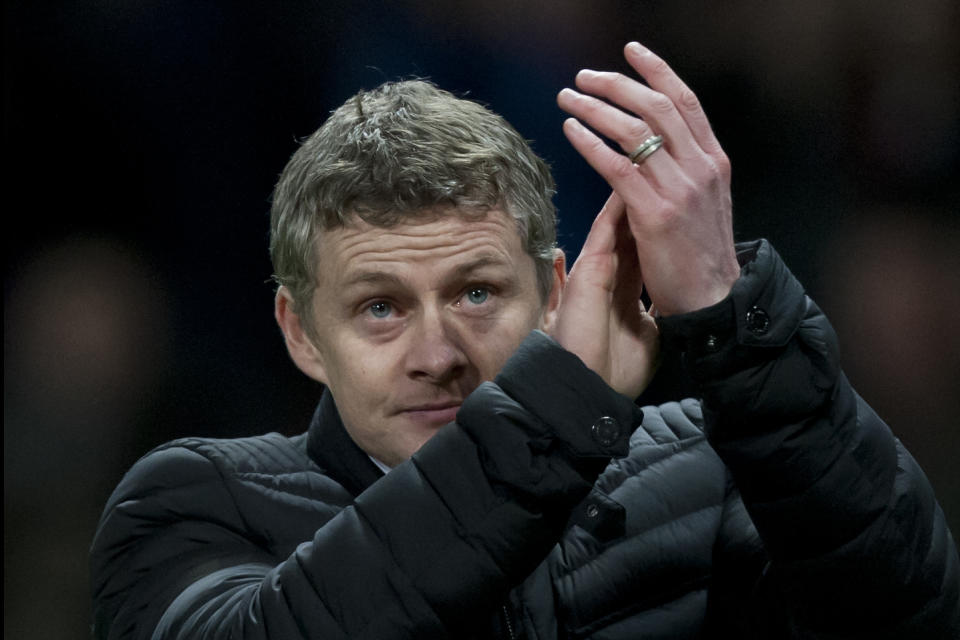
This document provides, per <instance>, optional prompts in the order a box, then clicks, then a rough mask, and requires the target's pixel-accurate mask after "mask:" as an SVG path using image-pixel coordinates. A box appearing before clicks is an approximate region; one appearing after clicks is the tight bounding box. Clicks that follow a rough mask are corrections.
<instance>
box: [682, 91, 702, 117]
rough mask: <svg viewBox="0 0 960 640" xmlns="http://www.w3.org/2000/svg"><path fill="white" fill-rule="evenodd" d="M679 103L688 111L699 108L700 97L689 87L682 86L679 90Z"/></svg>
mask: <svg viewBox="0 0 960 640" xmlns="http://www.w3.org/2000/svg"><path fill="white" fill-rule="evenodd" d="M680 104H682V105H683V107H684V108H685V109H687V110H688V111H699V110H700V99H699V98H698V97H697V94H695V93H694V92H693V91H691V90H690V88H689V87H684V88H683V90H682V91H681V92H680Z"/></svg>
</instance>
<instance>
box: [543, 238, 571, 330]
mask: <svg viewBox="0 0 960 640" xmlns="http://www.w3.org/2000/svg"><path fill="white" fill-rule="evenodd" d="M566 283H567V256H566V255H564V253H563V249H554V250H553V285H552V286H551V287H550V296H549V297H548V298H547V304H546V306H545V307H544V309H543V315H542V317H541V320H540V329H541V330H542V331H543V332H545V333H548V334H549V333H551V331H553V325H554V323H555V322H556V320H557V309H559V308H560V299H561V297H562V296H563V286H564V285H565V284H566ZM551 335H552V334H551Z"/></svg>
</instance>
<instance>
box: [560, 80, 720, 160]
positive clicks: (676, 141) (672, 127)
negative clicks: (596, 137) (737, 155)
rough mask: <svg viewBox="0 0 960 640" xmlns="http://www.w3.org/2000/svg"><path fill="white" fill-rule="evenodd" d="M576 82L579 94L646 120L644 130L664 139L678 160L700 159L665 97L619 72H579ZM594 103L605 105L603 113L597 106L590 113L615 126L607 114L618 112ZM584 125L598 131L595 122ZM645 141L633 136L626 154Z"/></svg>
mask: <svg viewBox="0 0 960 640" xmlns="http://www.w3.org/2000/svg"><path fill="white" fill-rule="evenodd" d="M576 83H577V87H579V88H580V89H582V90H583V91H586V92H588V93H592V94H594V95H596V96H600V97H603V98H606V99H607V100H609V101H610V102H612V103H614V104H616V105H618V106H620V107H622V108H623V109H626V110H628V111H630V112H631V113H633V114H637V115H638V116H640V117H642V118H643V119H644V120H645V121H646V122H645V125H646V126H647V128H648V129H652V130H653V131H654V132H655V133H658V134H660V135H662V136H664V138H666V140H667V145H668V147H669V148H670V151H671V152H672V153H674V154H675V155H676V157H677V158H678V159H682V158H696V157H702V155H703V153H704V151H703V149H702V148H701V147H700V144H699V143H698V142H697V140H696V139H695V137H694V136H693V134H692V133H691V131H690V127H689V126H688V125H687V122H686V120H684V118H683V117H682V116H681V115H680V112H679V111H678V109H677V107H676V105H674V103H673V100H672V99H671V98H670V97H669V96H667V95H666V94H663V93H661V92H659V91H654V90H653V89H651V88H650V87H647V86H645V85H643V84H642V83H640V82H638V81H637V80H635V79H633V78H629V77H627V76H625V75H623V74H622V73H613V72H607V71H593V70H592V69H582V70H581V71H580V72H579V73H577V78H576ZM597 102H598V103H600V104H602V105H606V107H607V110H602V109H601V108H600V107H599V106H598V107H596V108H595V109H593V113H596V114H598V115H602V116H606V117H607V118H609V119H610V120H611V123H610V124H611V125H614V124H616V123H615V122H614V121H613V116H612V115H610V112H611V111H620V110H619V109H616V108H615V107H612V106H610V105H608V104H606V103H604V102H601V101H600V100H597ZM582 104H583V106H584V107H586V106H589V105H588V104H587V103H585V102H582ZM620 113H621V114H622V117H623V118H629V117H631V116H629V115H627V114H625V113H623V112H622V111H620ZM587 122H588V123H589V124H590V126H592V127H594V128H597V129H598V130H599V127H598V126H597V124H596V123H594V122H593V121H590V120H587ZM621 127H624V128H623V131H622V135H629V134H630V133H631V132H630V131H629V128H625V125H622V124H621ZM648 135H649V134H648ZM615 139H616V140H617V141H618V142H619V141H620V139H619V137H618V138H615ZM645 139H646V138H639V137H634V138H633V139H631V140H630V141H628V142H627V143H626V144H625V150H626V151H627V153H629V152H630V151H633V149H634V148H636V146H637V145H638V144H640V143H641V142H643V140H645Z"/></svg>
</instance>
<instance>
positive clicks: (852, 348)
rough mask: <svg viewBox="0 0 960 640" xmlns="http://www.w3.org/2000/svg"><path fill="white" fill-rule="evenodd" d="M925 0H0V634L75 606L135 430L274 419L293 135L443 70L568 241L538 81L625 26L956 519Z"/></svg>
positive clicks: (951, 162) (938, 54)
mask: <svg viewBox="0 0 960 640" xmlns="http://www.w3.org/2000/svg"><path fill="white" fill-rule="evenodd" d="M957 6H958V5H957V3H956V2H952V1H946V0H944V1H936V0H915V1H913V2H910V3H903V2H897V1H892V0H887V1H873V2H867V1H862V2H819V1H813V2H800V1H796V2H785V1H783V0H780V1H774V2H767V3H748V2H742V1H731V2H723V3H719V2H713V3H711V2H708V1H707V0H699V1H692V0H688V1H680V0H675V1H669V2H668V1H663V2H637V1H633V2H627V1H625V0H595V1H592V2H572V1H569V0H564V1H553V2H544V3H533V2H530V3H522V2H506V1H501V2H473V3H456V2H438V1H427V0H423V1H419V2H418V1H412V0H410V1H406V2H394V3H387V2H336V3H334V2H285V3H249V2H222V1H221V2H186V1H183V2H172V1H165V2H164V1H155V2H148V1H144V2H108V1H106V0H103V1H87V2H67V1H63V0H61V1H57V2H47V3H40V2H36V3H34V2H7V3H6V4H5V5H4V27H3V28H4V40H3V46H4V55H3V61H4V62H3V65H4V67H3V92H4V96H3V99H4V104H3V154H4V159H5V163H4V165H5V169H4V170H3V178H4V185H5V188H4V191H3V203H4V204H3V208H4V211H5V215H4V220H5V223H4V227H5V233H4V260H5V268H4V617H5V620H4V636H5V637H9V638H65V639H69V638H84V637H87V636H88V634H89V630H88V629H89V613H88V602H89V597H88V593H87V590H88V589H87V568H86V552H87V549H88V547H89V544H90V540H91V537H92V534H93V530H94V527H95V526H96V522H97V518H98V517H99V513H100V510H101V508H102V506H103V503H104V501H105V500H106V498H107V496H108V495H109V492H110V491H111V489H112V488H113V486H115V484H116V483H117V482H118V481H119V479H120V477H121V475H122V474H123V472H124V470H125V469H126V468H128V467H129V465H130V464H132V463H133V461H135V460H136V459H137V458H138V457H139V456H140V455H142V454H143V453H144V452H146V451H147V450H148V449H150V448H151V447H153V446H155V445H157V444H159V443H161V442H163V441H165V440H168V439H170V438H174V437H178V436H185V435H207V436H234V435H247V434H255V433H261V432H264V431H268V430H278V431H281V432H285V433H291V434H292V433H296V432H298V431H301V430H302V429H304V428H305V426H306V422H307V420H308V418H309V415H310V413H311V411H312V409H313V405H314V402H315V400H316V397H317V394H318V389H317V387H316V386H315V385H314V384H312V383H311V382H310V381H308V380H307V379H306V378H305V377H304V376H302V375H301V374H300V373H299V372H298V371H297V370H296V369H295V368H294V367H293V366H292V365H291V364H290V362H289V361H288V359H287V357H286V354H285V351H284V347H283V343H282V340H281V338H280V334H279V332H278V330H277V329H276V328H275V326H274V323H273V318H272V297H273V296H272V288H271V286H270V284H269V283H268V282H267V281H268V278H269V276H270V264H269V260H268V255H267V232H268V221H267V211H268V207H269V197H270V192H271V189H272V186H273V184H274V182H275V180H276V178H277V176H278V174H279V172H280V171H281V169H282V168H283V166H284V164H285V162H286V160H287V158H288V157H289V156H290V154H291V153H292V152H293V150H294V149H295V146H296V140H297V139H298V138H301V137H303V136H306V135H308V134H309V133H311V132H312V131H313V130H314V129H315V128H316V127H317V126H319V124H320V123H321V122H322V121H323V120H324V118H325V115H326V114H327V113H328V112H329V111H330V110H331V109H333V108H335V107H336V106H337V105H339V104H340V103H341V102H343V101H344V100H345V99H346V98H347V97H349V96H350V95H352V94H353V93H354V92H356V91H357V90H358V89H360V88H367V89H369V88H373V87H374V86H376V85H378V84H379V83H381V82H383V81H385V80H388V79H396V78H398V77H409V76H426V77H429V78H431V79H433V80H434V81H435V82H437V83H438V84H439V85H441V86H443V87H445V88H447V89H450V90H453V91H455V92H458V93H467V92H468V93H469V95H470V96H472V97H473V98H476V99H478V100H480V101H482V102H484V103H486V104H488V105H490V106H491V107H492V108H493V109H494V110H495V111H498V112H500V113H502V114H503V115H504V116H505V117H506V118H507V119H508V120H510V121H511V122H512V123H513V124H514V125H515V126H516V127H517V128H518V129H519V130H520V131H521V133H523V134H524V135H525V136H526V137H528V138H530V139H532V140H533V143H534V148H535V149H536V150H537V151H538V152H539V153H540V154H541V155H543V156H544V157H545V158H546V159H547V160H548V161H549V162H550V163H551V164H552V165H553V167H554V169H555V175H556V178H557V181H558V187H559V195H558V196H557V198H556V202H557V204H558V207H559V211H560V218H561V227H560V229H561V244H562V245H563V246H564V247H565V248H566V249H567V250H568V253H569V254H570V257H571V259H572V258H573V257H574V256H575V255H576V253H577V251H578V250H579V247H580V244H581V243H582V240H583V237H584V235H585V233H586V229H587V228H588V226H589V223H590V221H591V218H592V216H593V214H594V213H595V211H596V210H597V209H598V207H599V206H600V204H601V203H602V202H603V200H604V198H605V196H606V187H605V185H604V184H603V183H602V182H601V181H600V180H599V179H598V178H597V177H595V176H594V175H593V174H592V173H591V171H590V170H589V168H588V167H587V166H586V164H585V163H584V162H583V161H582V160H581V159H580V158H579V157H578V156H577V155H576V154H575V153H574V152H573V150H572V149H571V148H570V147H569V146H568V145H567V143H566V141H565V140H564V138H563V136H562V134H561V132H560V123H561V122H562V120H563V117H564V116H563V114H562V113H561V112H560V111H559V110H558V109H557V108H556V106H555V102H554V100H555V95H556V93H557V91H559V90H560V89H561V88H562V87H564V86H567V85H568V84H570V83H571V82H572V79H573V76H574V74H575V73H576V71H577V70H578V69H579V68H581V67H591V68H599V69H619V70H624V71H626V67H625V64H624V63H623V62H622V58H621V55H620V52H621V48H622V46H623V44H624V43H626V42H627V41H629V40H631V39H637V40H640V41H642V42H644V43H645V44H647V45H648V46H650V47H651V48H653V49H654V50H655V51H657V52H658V53H660V54H661V55H662V56H663V57H665V58H666V59H667V60H668V62H670V63H671V65H672V66H673V67H674V68H675V69H676V70H677V71H678V73H680V75H681V76H682V77H683V78H685V79H686V80H687V82H688V84H690V85H691V87H693V89H694V90H695V91H696V92H697V93H698V95H699V96H700V98H701V100H702V102H703V103H704V105H705V108H706V110H707V113H708V115H710V117H711V119H712V122H713V124H714V128H715V129H716V131H717V135H718V137H719V139H720V140H721V142H722V143H723V144H724V146H725V148H726V149H727V151H728V153H729V155H730V156H731V159H732V162H733V167H734V185H733V190H734V206H735V229H736V235H737V237H738V239H749V238H752V237H756V236H759V235H764V236H766V237H768V238H770V239H771V240H772V241H773V242H774V244H775V246H777V247H778V249H779V250H780V252H781V253H782V254H783V255H784V257H785V258H786V260H787V262H788V264H790V265H791V267H792V268H793V270H794V271H795V273H796V274H797V275H798V276H799V277H800V278H801V280H802V281H803V282H804V283H805V284H806V285H807V287H808V289H809V291H810V293H811V295H812V296H813V297H814V298H815V299H816V300H817V301H818V302H819V303H820V304H821V306H822V307H823V308H824V309H825V310H826V311H827V313H828V315H829V316H830V317H831V318H832V320H833V321H834V324H835V325H836V327H837V329H838V331H839V333H840V337H841V344H842V345H843V350H844V357H845V366H846V369H847V372H848V374H849V376H850V378H851V379H852V380H853V382H854V384H855V385H856V386H857V388H858V390H859V391H860V393H861V394H862V395H863V396H864V397H865V398H866V399H867V400H868V401H869V402H870V403H871V404H872V405H873V406H874V407H876V408H877V409H878V411H879V412H880V413H881V415H883V416H885V417H886V418H887V420H888V421H889V422H890V424H891V426H892V428H893V429H894V431H895V432H896V433H897V434H898V435H899V436H900V437H901V438H902V439H903V440H904V441H905V442H906V443H907V445H908V446H909V447H910V448H911V450H912V451H913V452H914V454H915V455H916V457H917V458H919V459H920V461H921V463H922V464H923V465H924V467H925V469H926V470H927V472H928V475H929V477H930V479H931V481H932V483H933V484H934V486H935V488H936V490H937V493H938V495H939V498H940V501H941V504H942V505H943V507H944V509H945V511H946V512H947V514H948V517H949V520H950V522H951V524H952V527H953V529H954V531H958V530H960V484H958V479H957V478H958V477H960V474H957V473H956V471H955V469H953V468H951V467H952V466H953V465H954V460H955V458H956V456H957V453H960V442H958V441H960V435H958V428H957V426H956V422H957V416H958V415H960V394H958V393H957V389H958V384H957V380H958V379H960V378H958V374H960V331H958V329H960V257H958V256H960V228H958V222H957V202H958V199H957V196H958V186H957V176H958V164H960V163H958V157H960V156H958V149H960V118H958V116H960V83H958V82H957V79H958V78H960V37H958V35H960V29H958V26H960V22H958V8H957ZM757 7H762V9H757ZM670 375H671V371H670V369H669V368H668V369H667V370H665V372H664V375H663V376H662V378H661V379H660V380H658V386H657V388H656V389H654V390H653V392H652V394H651V396H650V398H651V399H656V398H661V397H668V396H669V395H670V393H669V391H668V390H669V389H670V388H672V385H671V384H666V383H668V382H671V381H670V380H669V379H668V377H669V376H670Z"/></svg>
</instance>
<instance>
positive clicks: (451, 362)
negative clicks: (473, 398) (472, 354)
mask: <svg viewBox="0 0 960 640" xmlns="http://www.w3.org/2000/svg"><path fill="white" fill-rule="evenodd" d="M412 329H413V330H412V331H411V332H410V345H409V349H408V351H407V374H408V375H409V376H410V377H411V378H415V379H419V380H423V381H425V382H431V383H433V384H444V383H446V382H449V381H451V380H454V379H456V378H458V377H460V376H461V375H463V372H464V370H465V369H466V366H467V362H468V361H467V356H466V354H465V353H464V351H463V349H462V348H461V346H460V340H459V337H458V334H457V331H456V329H455V328H454V327H453V326H452V323H451V322H449V321H447V320H446V319H445V318H444V317H443V311H442V310H439V309H427V310H424V311H423V312H422V313H421V314H419V317H418V318H417V319H416V320H415V326H414V327H412Z"/></svg>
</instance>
